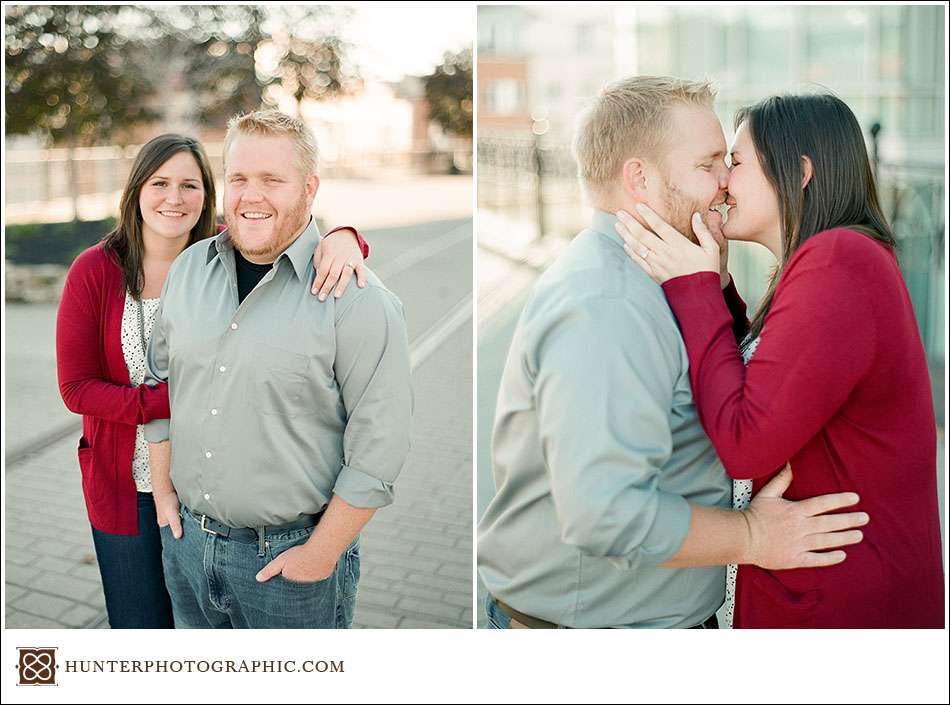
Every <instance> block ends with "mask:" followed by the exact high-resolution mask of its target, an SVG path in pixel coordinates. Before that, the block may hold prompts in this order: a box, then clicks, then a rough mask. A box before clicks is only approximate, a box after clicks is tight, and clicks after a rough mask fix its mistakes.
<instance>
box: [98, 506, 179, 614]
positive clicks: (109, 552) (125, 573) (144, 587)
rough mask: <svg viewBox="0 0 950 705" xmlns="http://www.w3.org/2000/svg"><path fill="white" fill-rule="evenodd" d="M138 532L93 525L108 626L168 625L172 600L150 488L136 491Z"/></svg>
mask: <svg viewBox="0 0 950 705" xmlns="http://www.w3.org/2000/svg"><path fill="white" fill-rule="evenodd" d="M138 521H139V533H138V535H137V536H123V535H119V534H107V533H105V532H103V531H99V529H97V528H95V527H92V542H93V544H94V545H95V547H96V560H97V561H98V562H99V574H100V575H101V576H102V590H103V592H104V593H105V597H106V612H108V613H109V626H111V627H112V628H113V629H171V628H172V627H174V626H175V623H174V620H173V619H172V603H171V600H170V599H169V597H168V591H167V590H166V589H165V576H164V574H163V572H162V540H161V537H160V535H159V531H158V524H157V523H156V519H155V502H154V501H152V495H151V493H149V492H139V493H138Z"/></svg>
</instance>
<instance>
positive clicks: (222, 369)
mask: <svg viewBox="0 0 950 705" xmlns="http://www.w3.org/2000/svg"><path fill="white" fill-rule="evenodd" d="M226 369H228V368H227V367H225V366H224V365H221V367H219V368H218V372H224V371H225V370H226Z"/></svg>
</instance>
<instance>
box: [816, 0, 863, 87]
mask: <svg viewBox="0 0 950 705" xmlns="http://www.w3.org/2000/svg"><path fill="white" fill-rule="evenodd" d="M803 9H804V14H805V18H806V30H807V32H806V38H807V49H806V62H807V64H806V69H805V74H806V80H809V81H816V82H819V83H824V84H826V85H830V84H831V83H837V84H841V83H843V82H847V83H858V82H862V81H866V80H868V78H869V77H868V76H866V75H865V74H866V71H865V68H866V61H865V56H866V51H867V31H868V23H869V17H868V9H867V8H863V7H858V6H853V5H852V6H842V7H805V8H803Z"/></svg>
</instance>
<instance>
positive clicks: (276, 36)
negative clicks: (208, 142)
mask: <svg viewBox="0 0 950 705" xmlns="http://www.w3.org/2000/svg"><path fill="white" fill-rule="evenodd" d="M155 12H156V17H157V18H158V19H159V20H160V21H161V22H162V23H164V25H165V27H166V34H167V35H168V39H167V40H166V43H167V45H168V47H169V49H168V51H171V52H175V53H176V55H179V56H182V57H184V62H185V67H184V77H185V81H186V83H187V85H188V87H189V88H190V89H191V91H192V93H193V94H194V96H195V98H196V101H195V117H196V118H197V120H198V121H199V122H200V123H202V124H204V125H210V126H215V127H222V126H223V125H224V124H226V122H227V119H228V118H229V117H231V116H232V115H235V114H238V113H243V112H248V111H251V110H257V109H258V108H261V107H262V106H264V107H274V106H275V105H276V104H277V99H276V95H275V93H274V92H273V89H272V88H271V87H272V86H273V87H277V86H280V87H281V88H282V89H283V90H285V91H287V92H288V93H289V94H291V95H293V96H294V98H295V99H296V100H297V103H298V105H299V103H300V101H301V100H303V99H304V98H308V99H311V100H323V99H326V98H330V97H333V96H336V95H339V94H341V93H345V92H346V90H347V88H348V86H349V85H350V84H351V83H352V82H353V81H355V80H356V79H357V78H358V74H357V72H356V70H355V69H354V68H352V67H350V66H349V64H348V62H347V60H346V52H347V46H346V45H345V44H344V42H343V40H342V39H341V38H340V37H339V34H338V31H337V29H336V27H335V23H336V21H337V18H338V16H339V15H340V13H341V8H334V7H319V6H299V5H289V6H280V5H277V6H269V7H267V8H264V7H262V6H254V5H251V6H242V5H216V6H194V5H192V6H180V7H176V8H161V9H159V10H156V11H155Z"/></svg>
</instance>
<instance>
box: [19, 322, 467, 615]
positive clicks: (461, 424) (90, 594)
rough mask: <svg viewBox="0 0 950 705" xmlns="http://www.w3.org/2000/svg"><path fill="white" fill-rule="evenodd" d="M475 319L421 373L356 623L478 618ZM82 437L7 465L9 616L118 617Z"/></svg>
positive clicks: (370, 547) (372, 536)
mask: <svg viewBox="0 0 950 705" xmlns="http://www.w3.org/2000/svg"><path fill="white" fill-rule="evenodd" d="M471 350H472V332H471V327H470V326H463V328H461V329H460V330H459V331H457V332H456V333H455V334H453V336H452V337H451V338H450V339H449V340H447V341H446V343H445V344H444V345H443V347H442V348H441V349H440V350H439V351H438V352H437V353H435V354H434V355H433V356H432V357H431V358H429V359H428V360H427V361H426V362H425V363H424V364H423V365H422V366H421V367H420V368H419V369H418V370H417V371H416V373H415V375H414V388H415V395H416V397H415V399H416V413H415V416H414V419H413V448H412V452H411V454H410V458H409V461H408V463H407V464H406V467H405V468H404V469H403V471H402V475H401V476H400V479H399V481H398V482H397V485H396V501H395V503H394V504H393V505H392V506H390V507H386V508H385V509H382V510H380V512H379V513H378V514H377V516H376V517H375V518H374V519H373V520H372V521H371V522H370V524H369V526H368V527H367V528H366V530H365V531H364V533H363V542H362V544H363V545H362V578H361V581H360V591H359V598H358V602H357V610H356V617H355V620H354V621H355V626H357V627H364V628H365V627H407V628H408V627H415V628H421V627H429V628H450V627H465V628H470V627H471V625H472V511H471V509H472V446H471V410H472V386H471V379H472V376H471V370H472V361H471V357H472V356H471ZM75 446H76V439H75V438H73V437H70V438H68V439H66V440H63V441H60V442H58V443H56V444H54V445H52V446H50V447H48V448H47V449H45V450H44V451H43V452H41V453H38V454H36V455H33V456H31V457H29V458H28V459H26V460H24V461H22V462H20V463H17V464H16V465H14V466H13V467H11V468H9V469H8V470H7V474H6V575H5V582H6V591H7V592H6V605H5V608H6V609H5V613H6V626H7V628H45V627H50V628H63V627H96V626H107V625H106V619H105V602H104V599H103V595H102V587H101V585H100V581H99V571H98V567H97V566H96V562H95V552H94V550H93V546H92V535H91V533H90V530H89V524H88V521H87V519H86V513H85V505H84V504H83V498H82V487H81V480H80V474H79V468H78V465H77V462H76V451H75Z"/></svg>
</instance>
